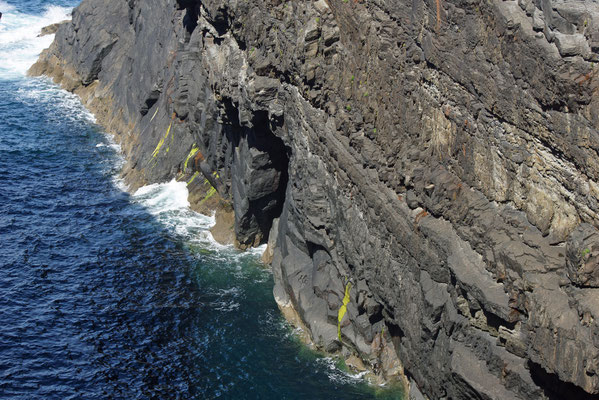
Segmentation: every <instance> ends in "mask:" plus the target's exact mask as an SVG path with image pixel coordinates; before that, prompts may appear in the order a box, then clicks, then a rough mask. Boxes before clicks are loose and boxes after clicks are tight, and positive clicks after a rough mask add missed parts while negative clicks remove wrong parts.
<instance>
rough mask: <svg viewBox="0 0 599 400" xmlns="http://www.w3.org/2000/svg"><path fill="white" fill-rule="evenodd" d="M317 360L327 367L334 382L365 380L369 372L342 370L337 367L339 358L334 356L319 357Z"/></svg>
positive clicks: (327, 372)
mask: <svg viewBox="0 0 599 400" xmlns="http://www.w3.org/2000/svg"><path fill="white" fill-rule="evenodd" d="M316 362H317V363H318V364H320V365H322V366H324V367H325V368H326V370H327V371H326V374H327V376H328V377H329V379H330V380H331V381H333V382H338V383H343V384H352V383H356V382H359V381H361V380H363V378H364V376H365V375H366V374H367V372H366V371H364V372H359V373H356V374H352V373H349V372H345V371H342V370H340V369H339V368H338V367H337V360H336V359H334V358H333V357H323V358H319V359H317V360H316Z"/></svg>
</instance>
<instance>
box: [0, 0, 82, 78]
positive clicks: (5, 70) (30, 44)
mask: <svg viewBox="0 0 599 400" xmlns="http://www.w3.org/2000/svg"><path fill="white" fill-rule="evenodd" d="M0 9H1V10H2V19H1V20H0V55H1V56H2V62H1V63H0V79H14V78H18V77H21V76H24V75H25V73H26V72H27V70H28V69H29V67H31V65H32V64H33V63H34V62H35V60H36V59H37V57H38V56H39V54H40V53H41V52H42V50H43V49H45V48H46V47H48V46H50V44H51V43H52V40H53V39H54V35H46V36H42V37H38V35H39V34H40V32H41V29H42V28H43V27H45V26H48V25H51V24H54V23H57V22H60V21H64V20H65V19H68V18H70V13H71V10H72V9H71V8H66V7H58V6H49V7H47V8H45V9H44V11H43V12H42V13H41V14H38V15H31V14H25V13H22V12H19V11H18V10H17V9H15V7H12V6H10V5H8V4H6V3H4V2H0Z"/></svg>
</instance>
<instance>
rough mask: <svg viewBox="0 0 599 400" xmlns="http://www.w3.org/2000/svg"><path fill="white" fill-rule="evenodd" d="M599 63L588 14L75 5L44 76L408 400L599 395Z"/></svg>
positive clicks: (136, 176) (439, 4)
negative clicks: (225, 225) (210, 211)
mask: <svg viewBox="0 0 599 400" xmlns="http://www.w3.org/2000/svg"><path fill="white" fill-rule="evenodd" d="M597 61H599V3H596V2H595V1H568V0H565V1H558V0H534V1H533V0H519V1H502V0H488V1H478V0H412V1H405V0H395V1H391V0H318V1H295V0H294V1H281V0H249V1H248V0H246V1H237V0H229V1H226V2H223V1H216V0H204V1H199V0H178V1H175V0H160V1H159V0H144V1H138V0H128V1H120V0H107V1H103V2H94V1H91V0H83V2H82V4H81V5H80V6H79V7H78V8H77V9H75V11H74V13H73V19H72V21H71V22H69V23H67V24H64V25H62V26H61V27H60V28H59V30H58V33H57V36H56V39H55V42H54V44H53V45H52V46H51V48H50V49H48V50H47V51H46V52H44V53H43V54H42V56H41V58H40V61H39V62H38V63H37V64H36V65H35V66H34V67H33V68H32V72H33V73H36V74H42V73H43V74H48V75H50V76H53V77H54V78H55V80H57V81H58V82H60V83H61V84H63V86H65V87H66V88H67V89H70V90H73V91H75V92H76V93H78V94H79V95H80V96H81V97H82V99H83V100H84V102H85V103H86V104H87V105H88V107H89V108H90V109H92V110H93V111H94V112H95V113H96V114H97V115H98V117H99V120H100V122H101V123H102V124H104V125H105V126H106V127H107V128H108V129H109V130H110V131H112V132H114V133H115V134H116V135H117V137H118V139H119V140H120V141H121V142H122V144H123V147H124V150H125V153H126V156H127V158H128V160H129V163H128V165H127V167H126V169H125V171H124V175H125V177H126V178H127V181H128V182H129V184H130V185H132V187H136V186H139V185H141V184H143V183H146V182H157V181H164V180H169V179H172V178H177V179H180V180H182V179H185V180H186V181H188V182H189V188H190V192H191V196H192V198H193V199H194V203H195V204H196V205H197V206H201V205H204V206H206V207H208V206H207V204H211V206H210V207H217V204H220V205H219V206H218V207H219V208H223V207H224V206H223V204H225V203H227V202H228V203H230V204H231V205H232V208H233V209H234V224H233V221H231V222H230V224H233V225H234V229H235V235H236V240H237V243H238V245H239V246H241V247H246V246H252V245H256V244H259V243H264V242H266V241H268V242H269V250H268V252H269V254H270V256H271V257H272V267H273V272H274V276H275V282H276V286H275V288H274V294H275V297H276V299H277V301H278V302H279V304H280V306H281V308H282V310H283V311H284V312H285V313H286V315H288V316H289V318H290V319H292V320H294V321H295V322H296V323H298V324H301V325H303V326H304V327H305V328H306V330H307V332H308V333H309V336H310V338H311V340H312V341H313V342H314V343H315V344H316V345H318V346H319V347H321V348H323V349H325V350H326V351H330V352H341V354H343V355H344V356H346V357H349V356H350V355H352V354H353V355H354V359H355V356H358V357H359V358H361V360H362V362H363V363H365V364H366V365H369V366H370V368H372V369H374V370H375V371H376V372H378V373H379V374H381V375H385V376H388V377H389V376H393V375H397V374H401V372H402V371H403V372H404V373H405V374H406V376H407V377H408V378H409V380H410V382H411V393H412V396H414V397H415V398H418V396H421V395H422V394H424V395H426V396H428V397H429V398H431V399H443V398H447V399H507V398H520V399H529V398H548V399H565V398H567V399H591V398H597V396H599V375H598V374H599V321H598V320H597V318H598V317H599V261H598V260H599V233H598V232H597V226H599V220H598V214H597V213H598V212H599V203H598V198H599V158H598V154H597V153H598V151H599V132H598V129H599V97H598V96H597V89H598V88H599V77H598V73H599V69H598V67H597V66H596V64H595V63H596V62H597ZM215 199H217V200H215ZM221 199H222V200H221ZM219 202H220V203H219ZM210 207H208V208H210ZM399 360H401V361H399ZM355 364H360V362H355Z"/></svg>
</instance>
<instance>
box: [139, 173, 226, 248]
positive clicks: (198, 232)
mask: <svg viewBox="0 0 599 400" xmlns="http://www.w3.org/2000/svg"><path fill="white" fill-rule="evenodd" d="M187 195H188V191H187V185H186V184H185V182H177V181H176V180H174V179H173V180H172V181H170V182H168V183H154V184H152V185H147V186H143V187H141V188H139V189H138V190H137V191H136V192H135V193H134V194H133V199H134V201H136V202H138V203H139V204H141V205H143V206H144V207H145V208H146V209H147V210H148V211H149V212H150V214H152V215H154V216H155V218H156V219H157V220H158V221H159V222H160V223H161V225H162V226H164V227H165V228H167V230H168V231H169V232H170V233H171V234H173V235H174V236H175V237H177V238H179V239H182V240H184V241H185V242H188V243H195V244H201V245H205V246H207V247H210V248H219V247H225V246H221V245H219V244H218V243H216V242H215V241H214V239H213V238H212V235H211V234H210V232H209V231H208V230H209V229H210V227H211V226H213V225H214V222H215V220H214V217H209V216H206V215H202V214H199V213H196V212H194V211H192V210H191V209H190V208H189V201H188V200H187Z"/></svg>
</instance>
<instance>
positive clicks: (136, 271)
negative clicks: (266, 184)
mask: <svg viewBox="0 0 599 400" xmlns="http://www.w3.org/2000/svg"><path fill="white" fill-rule="evenodd" d="M76 4H77V2H76V1H70V0H54V1H46V0H30V1H25V0H20V1H19V0H13V1H10V2H2V1H0V12H2V13H3V16H2V19H1V21H0V399H4V400H5V399H27V400H32V399H150V398H151V399H188V398H193V399H212V398H224V399H372V398H398V396H399V395H398V394H397V392H394V391H392V390H387V389H381V388H378V387H373V386H369V385H368V384H367V383H366V382H365V381H364V380H363V379H361V378H360V377H359V376H354V375H351V374H349V373H347V372H345V371H344V370H343V368H342V367H341V366H340V365H339V362H336V361H335V360H334V359H332V358H327V357H324V356H322V355H319V354H317V353H314V352H312V351H310V350H308V349H307V348H306V347H305V346H303V345H302V344H301V343H300V342H299V340H298V338H297V334H296V332H294V331H293V329H292V328H291V327H290V326H289V325H288V324H287V323H286V322H285V321H284V320H283V318H282V317H281V315H280V313H279V311H278V309H277V306H276V304H275V302H274V299H273V296H272V286H273V282H272V275H271V273H270V271H269V270H268V268H265V266H264V265H262V264H260V262H259V256H260V251H261V250H262V249H257V250H255V251H251V252H246V253H241V252H238V251H236V250H234V249H233V248H231V247H225V246H220V245H218V244H216V243H215V242H214V241H213V239H212V237H211V236H210V234H209V232H208V231H207V229H208V228H209V227H210V226H211V225H212V224H213V222H214V221H213V219H212V218H210V217H206V216H202V215H199V214H196V213H194V212H192V211H190V210H189V207H188V206H189V204H188V202H187V200H186V198H187V189H186V187H185V185H184V184H182V183H177V182H169V183H162V184H155V185H150V186H146V187H143V188H141V189H140V190H139V191H137V192H136V193H135V194H132V195H130V194H127V193H126V192H125V191H124V187H123V184H122V182H121V181H120V180H119V179H118V173H119V170H120V168H121V167H122V164H123V160H122V158H121V156H120V155H119V147H118V145H116V144H115V143H114V142H113V141H112V140H111V138H110V137H109V136H107V135H106V134H105V133H103V131H102V129H101V128H100V127H99V126H97V125H95V123H94V117H93V116H92V115H91V114H89V113H88V112H87V111H86V110H85V109H84V108H83V107H82V106H81V104H80V103H79V101H78V99H77V97H75V96H74V95H71V94H69V93H67V92H65V91H62V90H60V89H58V88H57V87H56V86H55V85H54V84H52V83H51V82H50V81H49V80H47V79H45V78H29V77H26V76H25V72H26V70H27V69H28V67H29V66H30V65H31V64H32V63H33V62H34V61H35V59H36V57H37V55H38V54H39V53H40V51H41V50H42V49H43V48H45V47H47V46H48V45H50V43H51V41H52V39H53V36H46V37H41V38H38V37H37V34H38V33H39V31H40V29H41V28H42V27H43V26H46V25H48V24H50V23H54V22H58V21H61V20H63V19H65V18H68V17H69V13H70V11H71V9H72V7H74V6H75V5H76Z"/></svg>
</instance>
